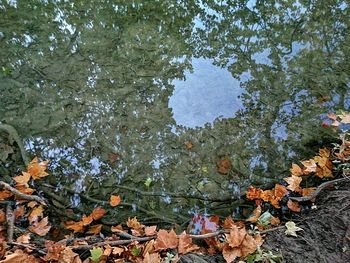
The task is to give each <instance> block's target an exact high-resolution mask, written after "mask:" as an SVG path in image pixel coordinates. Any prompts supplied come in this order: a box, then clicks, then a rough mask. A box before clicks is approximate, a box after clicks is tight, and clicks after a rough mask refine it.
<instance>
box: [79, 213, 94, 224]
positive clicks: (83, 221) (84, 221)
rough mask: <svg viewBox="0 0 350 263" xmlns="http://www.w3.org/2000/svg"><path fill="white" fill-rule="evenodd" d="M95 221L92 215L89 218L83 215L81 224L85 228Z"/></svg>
mask: <svg viewBox="0 0 350 263" xmlns="http://www.w3.org/2000/svg"><path fill="white" fill-rule="evenodd" d="M93 220H94V218H93V216H92V214H91V215H89V216H86V215H83V217H82V218H81V222H82V223H83V225H84V226H87V225H90V224H91V223H92V221H93Z"/></svg>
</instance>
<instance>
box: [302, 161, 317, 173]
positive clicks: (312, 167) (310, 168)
mask: <svg viewBox="0 0 350 263" xmlns="http://www.w3.org/2000/svg"><path fill="white" fill-rule="evenodd" d="M301 163H302V164H303V165H304V167H305V170H304V174H305V175H307V174H309V173H314V172H316V168H317V165H316V162H315V161H314V160H313V159H310V160H307V161H303V162H301Z"/></svg>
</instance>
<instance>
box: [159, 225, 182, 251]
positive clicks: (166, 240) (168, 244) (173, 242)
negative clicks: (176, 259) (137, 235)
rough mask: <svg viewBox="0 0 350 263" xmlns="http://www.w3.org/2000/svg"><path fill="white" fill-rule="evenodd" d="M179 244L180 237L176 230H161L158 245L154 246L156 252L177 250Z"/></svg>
mask: <svg viewBox="0 0 350 263" xmlns="http://www.w3.org/2000/svg"><path fill="white" fill-rule="evenodd" d="M178 244H179V240H178V237H177V235H176V233H175V232H174V230H170V231H169V232H168V231H166V230H164V229H161V230H159V231H158V234H157V239H156V243H155V245H154V247H155V250H156V251H159V250H165V249H172V248H176V247H177V246H178Z"/></svg>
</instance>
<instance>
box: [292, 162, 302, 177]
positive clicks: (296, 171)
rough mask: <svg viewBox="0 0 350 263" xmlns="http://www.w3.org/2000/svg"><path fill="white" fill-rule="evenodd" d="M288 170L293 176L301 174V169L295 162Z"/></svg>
mask: <svg viewBox="0 0 350 263" xmlns="http://www.w3.org/2000/svg"><path fill="white" fill-rule="evenodd" d="M290 172H291V173H292V175H295V176H301V175H303V170H302V169H301V167H300V166H299V165H297V164H295V163H293V164H292V168H291V169H290Z"/></svg>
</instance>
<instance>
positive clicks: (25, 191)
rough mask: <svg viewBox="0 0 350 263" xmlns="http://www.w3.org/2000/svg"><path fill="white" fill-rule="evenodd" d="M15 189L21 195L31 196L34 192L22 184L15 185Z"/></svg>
mask: <svg viewBox="0 0 350 263" xmlns="http://www.w3.org/2000/svg"><path fill="white" fill-rule="evenodd" d="M16 189H17V190H18V191H20V192H21V193H22V194H26V195H31V194H32V193H34V192H35V190H34V189H32V188H30V187H27V186H25V185H23V184H17V185H16ZM16 198H17V199H20V198H19V197H17V196H16Z"/></svg>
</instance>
